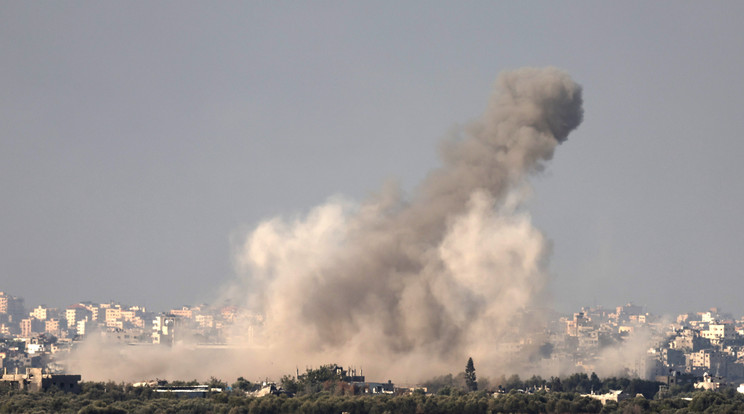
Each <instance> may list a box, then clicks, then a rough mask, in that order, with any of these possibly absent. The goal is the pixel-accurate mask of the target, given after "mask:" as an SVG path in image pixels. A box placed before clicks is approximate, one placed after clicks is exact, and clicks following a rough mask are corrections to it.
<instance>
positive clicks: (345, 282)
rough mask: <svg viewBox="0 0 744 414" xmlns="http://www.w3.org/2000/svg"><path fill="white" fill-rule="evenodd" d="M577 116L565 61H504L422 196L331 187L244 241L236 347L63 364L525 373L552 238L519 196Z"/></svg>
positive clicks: (117, 374)
mask: <svg viewBox="0 0 744 414" xmlns="http://www.w3.org/2000/svg"><path fill="white" fill-rule="evenodd" d="M582 116H583V109H582V97H581V87H580V86H579V85H578V84H576V83H575V82H573V81H572V80H571V78H570V77H569V76H568V75H567V74H565V73H564V72H562V71H560V70H558V69H555V68H539V69H538V68H524V69H518V70H514V71H510V72H506V73H503V74H501V75H500V76H499V77H498V80H497V82H496V85H495V90H494V93H493V96H492V98H491V100H490V103H489V105H488V107H487V109H486V111H485V113H484V114H483V115H482V116H481V117H480V118H479V119H478V120H477V121H475V122H473V123H471V124H470V125H468V126H467V127H465V128H463V129H462V131H460V134H459V137H458V138H457V139H453V140H450V141H448V142H446V143H445V144H444V145H443V146H442V148H441V156H442V163H443V166H442V167H441V168H439V169H437V170H435V171H433V172H431V173H430V174H429V175H428V177H427V178H426V179H425V180H424V181H423V182H422V183H421V184H420V186H419V187H418V188H417V189H416V190H415V192H414V193H413V194H411V195H409V196H406V195H404V194H403V193H402V191H401V190H399V189H397V188H395V187H393V186H387V187H384V188H383V189H382V190H381V191H380V192H379V194H377V195H376V196H375V197H373V198H372V199H370V200H367V201H365V202H362V203H354V202H352V201H349V200H345V199H343V198H339V197H335V198H331V199H330V200H329V201H328V202H327V203H325V204H323V205H321V206H318V207H315V208H313V209H312V210H310V211H309V212H308V213H307V214H306V215H305V216H303V217H299V218H296V219H289V220H288V219H283V218H274V219H271V220H267V221H264V222H262V223H260V224H259V225H258V226H257V227H256V228H255V229H254V230H253V231H252V232H250V233H249V234H247V235H246V236H245V238H244V240H242V241H241V242H240V243H238V246H236V253H235V261H236V267H237V269H238V274H239V278H237V279H236V281H235V283H234V284H233V285H232V286H231V287H230V288H229V289H227V291H228V292H227V295H229V298H230V300H231V303H233V304H236V303H238V304H240V305H243V306H245V307H247V308H249V309H252V310H253V311H254V312H256V313H257V314H260V315H261V317H262V319H263V322H262V323H260V324H259V325H260V326H256V325H257V324H256V318H251V319H249V320H248V322H245V323H241V322H236V323H234V324H233V325H232V326H231V327H229V328H230V339H229V341H230V342H231V345H230V346H228V348H229V349H228V350H226V351H224V352H211V351H204V350H202V351H198V350H195V349H191V350H190V348H189V345H188V344H182V345H180V347H179V346H178V345H177V346H174V349H173V350H172V351H170V352H163V351H162V350H156V351H147V350H145V348H146V347H137V348H124V349H121V348H111V347H108V346H106V347H104V346H83V347H81V352H79V353H77V354H74V355H73V356H72V357H71V358H70V361H71V362H70V368H71V370H78V371H77V372H79V373H82V374H83V375H84V376H85V377H86V378H90V379H102V378H113V379H128V380H142V379H147V378H151V377H154V376H156V377H160V378H162V377H164V376H169V375H178V376H180V377H181V379H183V378H191V377H193V378H205V377H208V376H210V375H215V376H220V377H222V378H235V377H237V376H241V375H242V376H245V377H247V378H256V377H259V376H261V377H263V376H273V377H274V378H278V377H277V376H278V375H282V374H287V373H292V372H294V370H295V368H296V367H298V366H299V367H305V366H308V365H315V366H317V365H318V364H324V363H330V362H337V363H341V364H344V365H355V366H357V367H362V368H363V369H364V372H365V374H367V376H368V377H370V379H383V378H396V379H400V380H404V381H417V380H422V379H425V378H427V377H430V376H432V375H440V374H442V373H445V372H453V371H455V372H456V371H459V370H461V369H462V368H463V366H464V364H465V361H466V360H467V357H468V356H472V357H473V359H474V360H475V361H476V364H477V366H478V369H479V370H480V372H481V373H485V374H486V375H488V376H492V375H499V374H507V375H509V374H511V373H521V372H524V369H525V366H526V363H527V359H528V358H530V357H532V356H534V355H535V354H536V353H537V351H538V349H539V347H540V345H541V344H542V341H543V339H544V338H541V337H540V335H541V333H542V332H544V321H543V320H542V318H541V315H540V313H539V312H530V311H529V310H530V309H531V308H532V307H534V306H536V305H541V304H542V301H543V299H544V298H545V286H546V282H547V276H546V272H545V264H546V258H547V256H548V254H549V250H550V249H549V244H548V242H547V241H546V239H545V238H544V237H543V235H542V234H541V233H540V232H539V231H538V230H537V229H536V228H535V227H534V226H533V224H532V222H531V217H530V215H529V214H528V212H527V211H525V209H524V203H525V201H526V200H527V199H528V197H529V195H530V187H529V184H528V183H527V178H528V177H529V176H530V175H531V174H533V173H535V172H538V171H541V170H542V169H543V168H544V164H545V163H546V161H549V160H550V159H551V158H552V157H553V152H554V150H555V148H556V146H557V145H558V144H559V143H561V142H563V141H565V140H566V138H567V136H568V134H569V133H570V132H571V131H572V130H573V129H575V128H576V127H577V126H578V125H579V124H580V123H581V121H582ZM249 325H250V326H249ZM104 349H105V350H107V351H106V352H108V353H109V354H111V353H112V352H113V354H112V355H115V357H114V358H112V359H113V360H115V361H116V362H118V364H113V365H112V364H106V363H100V364H98V363H96V362H95V361H99V362H100V361H104V360H107V359H109V358H111V355H106V354H105V353H104V352H103V350H104ZM135 349H136V352H135ZM140 349H142V351H140ZM515 350H519V352H514V351H515ZM142 353H148V354H147V355H143V354H142ZM99 354H100V355H99ZM96 355H97V357H96ZM96 358H97V359H96ZM189 361H191V362H192V363H190V362H189ZM91 364H93V365H91ZM106 367H110V368H111V369H110V370H108V369H106ZM125 374H126V375H125Z"/></svg>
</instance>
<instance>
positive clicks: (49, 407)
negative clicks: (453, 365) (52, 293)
mask: <svg viewBox="0 0 744 414" xmlns="http://www.w3.org/2000/svg"><path fill="white" fill-rule="evenodd" d="M562 382H565V381H562ZM82 388H83V391H82V392H81V393H80V394H77V395H75V394H65V393H62V392H59V391H49V392H42V393H27V392H23V391H6V392H4V393H3V395H2V397H0V413H19V412H23V413H26V412H34V413H88V414H91V413H143V414H145V413H148V414H149V413H194V414H197V413H229V414H237V413H249V414H281V413H300V414H325V413H328V414H339V413H343V412H348V413H350V414H385V413H400V414H420V413H426V414H440V413H441V414H452V413H464V414H481V413H482V414H485V413H498V412H502V413H659V412H663V413H692V412H705V413H737V412H744V397H743V396H742V395H741V394H739V393H738V392H736V391H735V390H734V389H732V388H728V389H726V390H724V391H722V392H714V391H698V392H696V393H694V394H692V400H691V401H686V400H683V399H681V398H678V397H674V398H663V399H657V400H648V399H646V398H643V397H636V398H632V399H628V400H625V401H622V402H620V403H619V404H618V403H615V402H609V403H607V405H605V406H602V404H601V403H600V402H599V401H597V400H594V399H591V398H588V397H581V396H580V395H579V394H577V393H569V392H546V391H538V392H537V393H534V394H525V393H520V392H518V391H516V390H512V391H510V392H509V393H507V394H503V395H499V396H497V397H494V396H493V395H492V394H489V393H487V392H485V391H477V392H470V393H463V394H459V395H425V394H423V393H414V394H412V395H405V396H390V395H376V396H368V395H367V396H341V395H331V394H330V393H329V392H325V391H323V392H319V393H314V394H308V395H303V396H299V397H288V396H286V395H281V396H275V395H268V396H265V397H260V398H257V397H251V396H249V395H248V394H246V393H244V392H242V391H233V392H223V393H213V394H210V395H209V396H208V397H206V398H192V399H179V398H176V397H174V396H173V395H169V394H167V393H156V392H153V389H150V388H134V387H131V386H128V385H122V384H115V383H90V382H88V383H83V384H82Z"/></svg>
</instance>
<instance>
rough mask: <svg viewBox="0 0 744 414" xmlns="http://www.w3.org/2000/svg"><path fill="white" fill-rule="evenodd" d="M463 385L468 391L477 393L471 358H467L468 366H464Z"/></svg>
mask: <svg viewBox="0 0 744 414" xmlns="http://www.w3.org/2000/svg"><path fill="white" fill-rule="evenodd" d="M465 385H467V387H468V391H478V381H477V380H476V378H475V365H473V358H468V364H467V365H466V366H465Z"/></svg>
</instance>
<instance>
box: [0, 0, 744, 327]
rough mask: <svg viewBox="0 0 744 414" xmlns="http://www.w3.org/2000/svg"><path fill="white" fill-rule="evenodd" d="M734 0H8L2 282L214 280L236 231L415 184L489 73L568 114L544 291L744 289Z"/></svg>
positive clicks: (664, 299) (552, 178)
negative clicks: (563, 94) (541, 86)
mask: <svg viewBox="0 0 744 414" xmlns="http://www.w3.org/2000/svg"><path fill="white" fill-rule="evenodd" d="M742 16H744V3H741V2H734V1H730V2H704V3H702V2H626V1H623V2H590V1H587V2H468V3H465V4H461V3H459V2H439V3H435V2H428V1H427V2H413V1H412V2H394V1H388V2H239V3H238V2H234V3H232V2H218V3H216V4H215V2H184V1H178V2H176V1H173V2H21V1H4V0H3V1H0V190H1V191H2V203H1V204H0V290H5V291H7V292H10V293H12V294H15V295H20V296H23V297H25V298H26V301H27V304H29V305H33V304H38V303H47V304H49V305H52V306H54V305H57V306H59V305H64V304H68V303H71V302H74V301H78V300H94V301H106V300H111V299H113V300H119V301H122V302H125V303H143V304H145V305H147V306H150V307H153V308H156V309H164V308H168V307H172V306H179V305H182V304H188V303H197V302H201V301H208V300H210V299H211V298H212V297H213V296H214V294H215V293H216V292H217V287H218V286H220V285H222V284H224V283H225V282H226V281H227V280H229V279H230V278H231V275H232V264H231V255H232V252H231V249H232V244H231V238H234V237H239V236H240V235H241V234H243V233H244V232H245V231H246V230H248V229H250V228H252V226H254V225H255V224H256V223H258V222H259V221H260V220H262V219H266V218H269V217H272V216H275V215H277V214H282V215H292V214H297V213H302V212H304V211H307V210H308V209H309V208H311V207H313V206H315V205H317V204H318V203H321V202H323V201H324V200H325V199H326V198H327V197H329V196H332V195H334V194H344V195H347V196H349V197H353V198H357V199H361V198H364V197H366V196H367V195H369V194H370V193H372V192H374V191H376V190H377V189H378V188H379V187H380V185H381V184H382V183H383V182H385V181H386V180H390V179H395V180H398V181H399V182H400V183H402V185H403V186H404V188H406V189H412V188H413V187H414V186H415V185H416V183H417V182H419V181H420V180H421V179H422V177H424V176H425V175H426V173H427V172H428V171H430V170H431V169H433V168H435V167H436V166H437V165H438V163H439V161H438V158H437V145H438V142H440V141H441V140H442V139H443V138H444V137H446V136H448V134H450V133H451V131H452V130H453V129H454V128H455V127H457V126H458V125H462V124H464V123H466V122H468V121H469V120H471V119H473V118H475V117H477V116H478V115H479V114H480V113H481V112H482V111H483V109H484V108H485V105H486V102H487V98H488V96H489V94H490V91H491V86H492V84H493V81H494V79H495V77H496V75H497V74H498V73H499V72H500V71H502V70H505V69H513V68H517V67H521V66H545V65H552V66H557V67H559V68H561V69H564V70H566V71H567V72H569V73H570V74H571V75H572V76H573V78H574V79H575V80H576V81H577V82H579V83H580V84H582V85H583V87H584V100H585V104H584V108H585V110H586V113H585V121H584V123H583V124H582V126H581V127H579V129H578V130H577V131H576V132H574V133H573V134H572V135H571V136H570V137H569V140H568V142H566V143H565V144H564V145H562V146H561V147H559V148H558V151H557V152H556V156H555V159H554V160H553V162H552V163H551V164H550V166H549V169H548V170H547V171H546V172H545V173H544V174H543V175H542V176H540V177H537V178H536V179H535V180H534V184H535V197H534V199H533V201H532V203H531V206H532V211H533V215H534V220H535V222H536V223H537V225H538V227H539V228H540V229H541V230H543V232H544V233H545V234H546V235H547V236H548V237H549V238H550V239H551V240H552V241H553V249H554V251H553V256H552V259H551V262H550V266H549V269H550V272H551V274H552V278H553V286H552V290H553V296H554V298H555V305H556V307H557V308H558V309H559V310H565V311H570V310H572V309H575V308H576V307H578V306H581V305H586V304H592V303H594V302H596V303H598V304H605V305H608V306H614V305H619V304H622V303H623V302H625V301H634V302H635V303H637V304H641V305H647V306H648V309H649V310H650V311H653V312H657V313H661V312H679V311H686V310H698V309H703V308H707V307H710V306H715V305H718V306H721V307H722V308H723V309H724V310H726V311H731V312H734V313H737V314H741V313H744V302H742V301H741V300H740V295H741V292H742V291H744V277H742V260H744V259H742V258H743V257H744V254H742V252H741V250H742V247H743V246H744V220H742V219H741V218H740V216H739V215H740V214H739V213H740V211H741V206H742V203H744V182H743V180H742V179H741V175H742V172H744V170H743V169H742V164H741V160H740V159H741V157H742V155H744V142H742V141H743V140H742V137H741V132H740V131H742V130H744V116H742V109H743V108H744V81H742V78H741V77H742V74H744V36H742V29H741V19H742Z"/></svg>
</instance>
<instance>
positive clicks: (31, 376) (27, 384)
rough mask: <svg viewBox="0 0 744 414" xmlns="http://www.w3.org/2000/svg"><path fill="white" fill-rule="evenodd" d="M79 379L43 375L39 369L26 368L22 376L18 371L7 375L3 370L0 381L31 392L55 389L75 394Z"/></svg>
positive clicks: (78, 388) (75, 377)
mask: <svg viewBox="0 0 744 414" xmlns="http://www.w3.org/2000/svg"><path fill="white" fill-rule="evenodd" d="M80 379H81V377H80V375H57V374H44V373H43V372H42V370H41V368H26V372H25V373H24V374H19V373H18V370H16V371H15V373H13V374H8V373H7V370H4V372H3V376H2V378H0V381H3V382H6V383H11V384H13V385H14V386H16V387H17V388H18V389H20V390H28V391H31V392H38V391H47V390H48V389H50V388H52V387H55V388H58V389H59V390H61V391H64V392H73V393H77V392H80V384H79V382H80Z"/></svg>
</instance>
